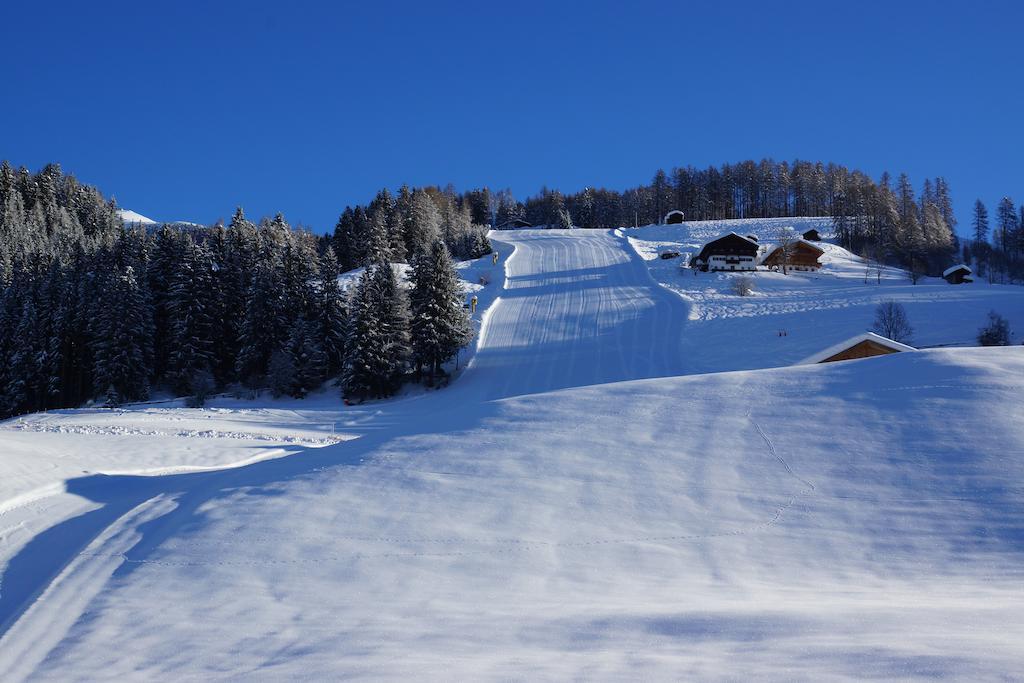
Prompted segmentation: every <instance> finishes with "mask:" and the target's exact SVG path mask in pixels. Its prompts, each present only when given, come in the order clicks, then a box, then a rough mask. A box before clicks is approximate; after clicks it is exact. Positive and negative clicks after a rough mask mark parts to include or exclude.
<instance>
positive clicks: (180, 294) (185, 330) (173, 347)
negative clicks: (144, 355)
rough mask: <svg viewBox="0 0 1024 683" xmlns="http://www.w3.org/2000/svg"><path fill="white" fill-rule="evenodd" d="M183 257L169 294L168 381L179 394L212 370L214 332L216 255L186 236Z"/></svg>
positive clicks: (215, 324) (193, 387)
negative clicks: (214, 266)
mask: <svg viewBox="0 0 1024 683" xmlns="http://www.w3.org/2000/svg"><path fill="white" fill-rule="evenodd" d="M180 254H181V260H180V262H179V263H178V264H177V269H176V272H175V274H174V276H173V280H172V282H171V287H170V292H169V297H168V304H167V308H168V318H169V324H170V348H169V355H168V360H167V365H168V380H169V381H170V383H171V386H172V388H173V389H174V390H175V391H176V392H178V393H180V394H190V393H193V391H194V389H195V386H194V385H196V383H197V380H199V379H200V378H202V379H203V380H204V381H205V376H206V375H208V374H211V373H212V370H213V362H214V334H215V331H216V327H217V321H216V319H215V318H214V317H213V308H214V303H215V302H214V300H213V299H212V296H213V295H214V292H213V291H212V290H213V258H212V255H211V254H210V251H209V249H208V248H207V247H206V246H205V245H196V244H195V243H194V242H193V241H192V238H191V237H190V236H189V235H187V234H186V235H184V236H183V242H182V247H181V250H180Z"/></svg>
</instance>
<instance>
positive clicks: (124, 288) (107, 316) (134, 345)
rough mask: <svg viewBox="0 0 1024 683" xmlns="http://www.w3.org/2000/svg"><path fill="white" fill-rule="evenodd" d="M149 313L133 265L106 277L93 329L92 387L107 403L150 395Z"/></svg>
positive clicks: (134, 399) (135, 399)
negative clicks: (93, 380)
mask: <svg viewBox="0 0 1024 683" xmlns="http://www.w3.org/2000/svg"><path fill="white" fill-rule="evenodd" d="M149 313H150V309H149V301H148V300H147V297H146V293H145V290H144V289H143V288H142V287H141V286H140V284H139V280H138V278H137V277H136V274H135V269H134V268H133V267H132V266H127V267H126V268H125V269H124V270H123V271H114V272H113V273H111V274H110V275H109V276H108V278H107V283H106V286H105V291H104V296H103V301H102V303H101V304H100V305H99V307H98V310H97V314H96V317H95V324H94V326H93V330H92V336H93V339H94V340H95V341H94V347H95V370H94V374H95V386H96V389H97V390H98V391H101V392H104V394H103V395H105V396H106V397H107V401H108V403H111V404H115V405H116V404H117V403H120V402H121V401H137V400H144V399H145V398H147V397H148V396H149V371H148V367H147V364H146V357H147V355H148V354H147V347H148V345H149V344H150V340H151V335H152V323H151V321H150V320H149Z"/></svg>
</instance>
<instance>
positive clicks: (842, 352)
mask: <svg viewBox="0 0 1024 683" xmlns="http://www.w3.org/2000/svg"><path fill="white" fill-rule="evenodd" d="M916 350H917V349H915V348H914V347H913V346H908V345H907V344H902V343H900V342H898V341H893V340H892V339H889V338H887V337H883V336H882V335H880V334H875V333H874V332H864V333H863V334H858V335H857V336H856V337H852V338H850V339H847V340H846V341H843V342H839V343H838V344H836V345H834V346H830V347H828V348H827V349H825V350H824V351H821V352H819V353H816V354H814V355H813V356H810V357H808V358H805V359H804V360H802V361H801V362H800V365H812V364H814V363H832V362H834V361H838V360H857V359H859V358H871V357H872V356H884V355H887V354H890V353H900V352H902V351H916Z"/></svg>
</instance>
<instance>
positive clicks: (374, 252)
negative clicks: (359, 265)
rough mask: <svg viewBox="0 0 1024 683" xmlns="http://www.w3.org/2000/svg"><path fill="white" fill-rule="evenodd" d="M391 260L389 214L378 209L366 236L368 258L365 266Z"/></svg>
mask: <svg viewBox="0 0 1024 683" xmlns="http://www.w3.org/2000/svg"><path fill="white" fill-rule="evenodd" d="M390 261H391V237H390V236H389V235H388V225H387V215H386V214H385V212H384V211H377V212H375V213H374V214H373V217H372V218H371V219H370V230H369V233H368V234H367V236H366V258H365V261H364V263H363V265H364V266H370V265H372V264H374V263H389V262H390Z"/></svg>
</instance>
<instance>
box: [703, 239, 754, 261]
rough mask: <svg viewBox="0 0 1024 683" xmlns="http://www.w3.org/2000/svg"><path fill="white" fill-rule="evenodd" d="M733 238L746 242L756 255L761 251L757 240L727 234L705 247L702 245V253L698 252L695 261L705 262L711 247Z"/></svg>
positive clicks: (706, 244) (706, 243)
mask: <svg viewBox="0 0 1024 683" xmlns="http://www.w3.org/2000/svg"><path fill="white" fill-rule="evenodd" d="M732 238H735V239H738V240H742V241H743V242H745V243H746V244H747V245H749V246H750V247H751V248H752V249H753V251H754V253H755V254H756V253H757V250H758V249H760V245H759V244H758V243H757V242H756V241H755V240H752V239H750V238H749V237H744V236H743V235H740V234H737V233H735V232H727V233H725V234H724V235H719V236H718V237H716V238H715V239H713V240H708V241H707V242H705V243H704V244H703V245H701V248H700V251H698V252H697V255H696V256H695V257H694V260H703V259H704V256H705V254H706V253H707V251H708V247H710V246H711V245H713V244H715V243H717V242H721V241H723V240H727V239H732Z"/></svg>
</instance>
